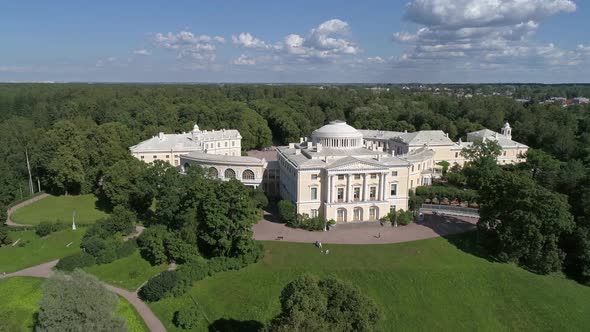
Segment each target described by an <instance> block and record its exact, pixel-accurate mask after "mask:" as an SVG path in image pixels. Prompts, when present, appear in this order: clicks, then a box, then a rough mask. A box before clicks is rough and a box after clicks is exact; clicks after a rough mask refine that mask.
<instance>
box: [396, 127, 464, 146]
mask: <svg viewBox="0 0 590 332" xmlns="http://www.w3.org/2000/svg"><path fill="white" fill-rule="evenodd" d="M393 139H394V140H396V141H400V142H402V143H406V144H408V145H451V144H454V143H453V141H451V139H450V138H449V137H448V136H447V134H445V132H443V131H442V130H420V131H415V132H413V133H404V134H401V135H399V136H398V137H396V138H393Z"/></svg>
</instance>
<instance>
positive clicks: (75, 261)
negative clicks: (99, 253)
mask: <svg viewBox="0 0 590 332" xmlns="http://www.w3.org/2000/svg"><path fill="white" fill-rule="evenodd" d="M94 264H96V260H95V258H94V256H92V255H90V254H88V253H85V252H81V253H77V254H73V255H70V256H66V257H64V258H62V259H60V260H59V262H57V265H56V266H55V267H56V268H57V269H58V270H62V271H73V270H74V269H76V268H82V267H87V266H92V265H94Z"/></svg>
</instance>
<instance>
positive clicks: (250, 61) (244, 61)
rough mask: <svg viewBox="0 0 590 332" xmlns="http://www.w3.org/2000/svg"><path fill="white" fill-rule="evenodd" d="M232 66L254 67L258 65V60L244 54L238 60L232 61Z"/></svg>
mask: <svg viewBox="0 0 590 332" xmlns="http://www.w3.org/2000/svg"><path fill="white" fill-rule="evenodd" d="M232 64H234V65H240V66H253V65H255V64H256V59H254V58H251V57H248V56H246V55H245V54H242V55H240V56H239V57H238V58H237V59H234V60H233V61H232Z"/></svg>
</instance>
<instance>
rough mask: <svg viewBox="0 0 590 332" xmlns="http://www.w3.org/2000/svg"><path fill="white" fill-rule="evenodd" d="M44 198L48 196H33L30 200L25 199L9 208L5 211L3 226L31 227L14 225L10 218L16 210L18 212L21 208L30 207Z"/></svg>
mask: <svg viewBox="0 0 590 332" xmlns="http://www.w3.org/2000/svg"><path fill="white" fill-rule="evenodd" d="M46 197H49V194H41V195H38V196H35V197H33V198H31V199H27V200H26V201H24V202H20V203H18V204H17V205H15V206H13V207H11V208H10V209H8V210H6V215H7V217H6V222H5V224H6V225H7V226H10V227H27V226H31V225H25V224H17V223H15V222H14V221H13V220H12V218H11V217H12V214H13V213H14V211H16V210H18V209H20V208H22V207H25V206H27V205H31V204H33V203H35V202H36V201H39V200H42V199H43V198H46Z"/></svg>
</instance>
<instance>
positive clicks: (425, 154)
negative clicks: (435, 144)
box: [400, 147, 434, 162]
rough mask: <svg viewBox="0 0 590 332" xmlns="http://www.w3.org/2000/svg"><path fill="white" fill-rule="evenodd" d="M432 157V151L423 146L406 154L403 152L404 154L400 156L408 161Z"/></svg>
mask: <svg viewBox="0 0 590 332" xmlns="http://www.w3.org/2000/svg"><path fill="white" fill-rule="evenodd" d="M432 157H434V151H433V150H431V149H428V148H425V147H423V148H419V149H416V150H414V151H412V152H410V153H408V154H405V155H403V156H401V157H400V158H401V159H404V160H407V161H409V162H415V161H423V160H428V159H431V158H432Z"/></svg>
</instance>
